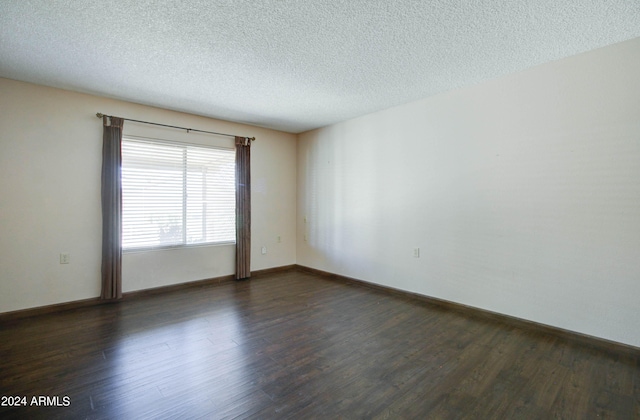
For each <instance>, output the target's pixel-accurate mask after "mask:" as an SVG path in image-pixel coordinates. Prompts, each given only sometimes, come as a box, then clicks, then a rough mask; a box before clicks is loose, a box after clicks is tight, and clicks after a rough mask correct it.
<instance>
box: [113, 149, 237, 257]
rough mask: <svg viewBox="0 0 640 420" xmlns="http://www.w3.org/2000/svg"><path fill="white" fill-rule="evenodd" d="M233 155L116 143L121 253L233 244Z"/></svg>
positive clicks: (211, 150) (218, 151) (224, 151)
mask: <svg viewBox="0 0 640 420" xmlns="http://www.w3.org/2000/svg"><path fill="white" fill-rule="evenodd" d="M235 206H236V203H235V150H234V149H216V148H212V147H205V146H195V145H190V144H180V143H168V142H162V141H157V140H143V139H134V138H123V139H122V248H123V249H125V250H131V249H140V248H153V247H173V246H184V245H195V244H218V243H233V242H235V232H236V231H235V227H236V219H235V218H236V216H235Z"/></svg>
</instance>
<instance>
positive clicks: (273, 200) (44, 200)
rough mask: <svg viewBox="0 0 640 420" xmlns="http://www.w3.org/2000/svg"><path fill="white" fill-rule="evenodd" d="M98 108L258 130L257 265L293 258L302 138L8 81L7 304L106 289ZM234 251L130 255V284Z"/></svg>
mask: <svg viewBox="0 0 640 420" xmlns="http://www.w3.org/2000/svg"><path fill="white" fill-rule="evenodd" d="M96 112H103V113H106V114H113V115H119V116H123V117H127V118H133V119H141V120H148V121H155V122H161V123H166V124H172V125H180V126H187V127H192V128H199V129H203V130H212V131H218V132H226V133H232V134H238V135H243V136H255V137H257V141H256V142H254V143H253V146H252V163H251V169H252V182H253V184H252V193H253V196H252V200H253V201H252V212H253V221H252V238H253V242H252V256H253V258H252V264H251V268H252V270H260V269H264V268H270V267H278V266H283V265H289V264H294V263H295V252H296V249H295V217H296V208H295V195H296V187H295V183H296V180H295V176H296V136H295V135H293V134H288V133H282V132H277V131H273V130H267V129H262V128H257V127H251V126H247V125H242V124H235V123H230V122H224V121H217V120H213V119H209V118H204V117H198V116H193V115H188V114H182V113H177V112H172V111H167V110H162V109H158V108H152V107H147V106H143V105H137V104H132V103H127V102H121V101H116V100H112V99H107V98H102V97H96V96H91V95H84V94H79V93H75V92H69V91H64V90H60V89H53V88H48V87H43V86H38V85H33V84H28V83H22V82H16V81H12V80H7V79H1V78H0V127H1V128H0V215H1V217H0V312H8V311H13V310H19V309H24V308H31V307H37V306H43V305H49V304H55V303H61V302H69V301H74V300H79V299H86V298H91V297H96V296H99V294H100V287H99V286H100V258H101V257H100V255H101V251H100V247H101V235H102V232H101V226H102V225H101V209H100V171H101V164H102V163H101V147H102V146H101V144H102V123H101V121H100V120H99V119H98V118H96V117H95V113H96ZM124 133H125V135H127V134H128V135H137V136H145V137H154V138H162V139H169V140H177V141H189V142H195V143H205V144H216V145H220V146H229V147H233V142H232V140H230V139H228V138H225V137H215V136H207V135H200V134H196V133H189V134H186V133H185V132H182V131H179V130H171V129H161V128H155V127H151V126H148V125H141V124H136V123H130V122H125V129H124ZM277 236H281V237H282V242H281V243H277V241H276V238H277ZM261 245H266V246H267V247H268V253H267V254H266V255H261V254H260V246H261ZM62 252H68V253H70V254H71V263H70V264H68V265H61V264H59V254H60V253H62ZM234 255H235V251H234V248H233V246H228V245H227V246H205V247H196V248H189V249H174V250H165V251H154V252H139V253H131V254H125V255H124V257H123V289H124V291H125V292H126V291H132V290H139V289H146V288H152V287H159V286H164V285H169V284H175V283H181V282H187V281H192V280H201V279H206V278H211V277H217V276H223V275H228V274H232V273H233V272H234V262H233V261H234Z"/></svg>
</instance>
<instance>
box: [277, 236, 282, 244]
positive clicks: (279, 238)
mask: <svg viewBox="0 0 640 420" xmlns="http://www.w3.org/2000/svg"><path fill="white" fill-rule="evenodd" d="M276 239H277V240H278V243H279V244H281V243H282V236H278V237H277V238H276Z"/></svg>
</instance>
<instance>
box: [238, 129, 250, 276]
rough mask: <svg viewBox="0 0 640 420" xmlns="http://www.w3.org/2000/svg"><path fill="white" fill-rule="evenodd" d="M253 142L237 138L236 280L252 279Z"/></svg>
mask: <svg viewBox="0 0 640 420" xmlns="http://www.w3.org/2000/svg"><path fill="white" fill-rule="evenodd" d="M250 160H251V140H250V139H248V138H245V137H236V279H237V280H240V279H246V278H249V277H251V168H250V166H251V165H250Z"/></svg>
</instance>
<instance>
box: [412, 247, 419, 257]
mask: <svg viewBox="0 0 640 420" xmlns="http://www.w3.org/2000/svg"><path fill="white" fill-rule="evenodd" d="M413 257H414V258H420V248H413Z"/></svg>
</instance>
